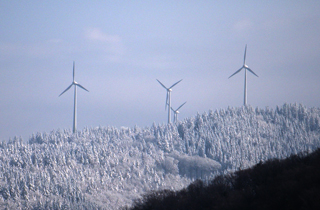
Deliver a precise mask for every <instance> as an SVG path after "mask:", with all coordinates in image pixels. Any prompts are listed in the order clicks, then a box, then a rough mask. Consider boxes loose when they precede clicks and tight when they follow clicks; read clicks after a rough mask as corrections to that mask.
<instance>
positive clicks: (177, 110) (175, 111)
mask: <svg viewBox="0 0 320 210" xmlns="http://www.w3.org/2000/svg"><path fill="white" fill-rule="evenodd" d="M186 103H187V102H184V103H183V104H182V105H180V106H179V108H178V109H176V110H174V109H173V108H172V107H171V110H172V111H173V113H174V118H173V121H174V122H175V123H176V122H178V114H179V113H180V112H179V109H180V108H181V107H182V106H183V105H185V104H186Z"/></svg>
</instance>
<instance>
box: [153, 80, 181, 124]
mask: <svg viewBox="0 0 320 210" xmlns="http://www.w3.org/2000/svg"><path fill="white" fill-rule="evenodd" d="M157 81H158V82H159V83H160V85H161V86H162V87H164V89H166V90H167V98H166V105H165V110H166V109H167V107H168V123H170V121H171V115H170V114H171V111H170V107H171V91H172V89H171V88H173V87H174V86H175V85H176V84H178V83H179V82H181V81H182V79H181V80H179V81H178V82H176V83H174V84H173V85H171V87H169V88H167V87H166V86H164V85H163V84H162V83H161V82H160V81H159V80H157Z"/></svg>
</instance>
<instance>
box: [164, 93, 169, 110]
mask: <svg viewBox="0 0 320 210" xmlns="http://www.w3.org/2000/svg"><path fill="white" fill-rule="evenodd" d="M168 98H169V92H168V91H167V98H166V105H165V107H164V110H167V106H169V104H168Z"/></svg>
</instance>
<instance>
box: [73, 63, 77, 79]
mask: <svg viewBox="0 0 320 210" xmlns="http://www.w3.org/2000/svg"><path fill="white" fill-rule="evenodd" d="M75 74H76V73H75V62H74V61H73V82H74V78H75Z"/></svg>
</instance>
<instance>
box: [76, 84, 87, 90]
mask: <svg viewBox="0 0 320 210" xmlns="http://www.w3.org/2000/svg"><path fill="white" fill-rule="evenodd" d="M76 85H77V86H79V87H81V88H82V89H84V90H86V91H88V92H89V90H87V89H85V88H84V87H83V86H82V85H80V84H78V83H77V84H76Z"/></svg>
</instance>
